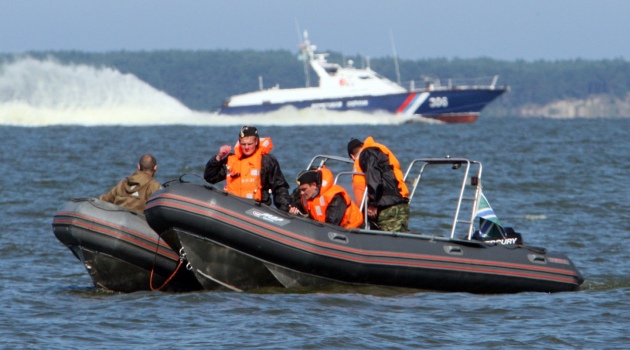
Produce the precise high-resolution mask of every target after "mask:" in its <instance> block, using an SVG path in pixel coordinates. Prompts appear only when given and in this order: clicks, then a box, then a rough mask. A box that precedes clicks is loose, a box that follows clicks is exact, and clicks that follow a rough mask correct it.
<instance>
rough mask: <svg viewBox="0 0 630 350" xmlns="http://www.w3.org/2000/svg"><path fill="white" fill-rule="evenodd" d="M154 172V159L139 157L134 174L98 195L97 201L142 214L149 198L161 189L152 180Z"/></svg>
mask: <svg viewBox="0 0 630 350" xmlns="http://www.w3.org/2000/svg"><path fill="white" fill-rule="evenodd" d="M156 171H157V161H156V159H155V157H154V156H152V155H151V154H145V155H143V156H142V157H140V161H139V162H138V170H137V171H136V172H135V173H133V174H132V175H131V176H129V177H127V178H125V179H122V180H121V181H120V182H119V183H118V185H116V186H115V187H114V188H112V189H111V190H110V191H109V192H107V193H105V194H102V195H100V196H99V197H98V199H100V200H102V201H106V202H110V203H114V204H116V205H119V206H121V207H125V208H127V209H130V210H135V211H137V212H140V213H143V212H144V207H145V206H146V205H147V200H148V199H149V197H150V196H151V195H152V194H153V193H154V192H156V191H157V190H159V189H161V188H162V185H161V184H160V183H159V182H157V180H155V179H154V178H153V175H155V172H156Z"/></svg>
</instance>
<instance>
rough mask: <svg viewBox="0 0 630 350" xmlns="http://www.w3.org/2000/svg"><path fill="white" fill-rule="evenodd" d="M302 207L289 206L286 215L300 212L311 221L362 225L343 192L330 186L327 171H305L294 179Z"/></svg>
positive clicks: (358, 214) (361, 216)
mask: <svg viewBox="0 0 630 350" xmlns="http://www.w3.org/2000/svg"><path fill="white" fill-rule="evenodd" d="M297 183H298V190H299V191H300V195H301V198H302V201H301V203H300V205H301V207H302V208H298V207H294V206H290V209H289V213H291V214H294V215H297V214H300V213H301V210H300V209H303V210H304V211H306V212H307V213H308V215H309V216H310V217H311V219H314V220H317V221H319V222H325V223H329V224H333V225H339V226H341V227H345V228H357V227H359V226H361V225H362V224H363V214H362V213H361V210H360V209H359V207H357V205H356V204H354V202H353V201H352V198H350V195H349V194H348V192H346V190H345V189H344V188H343V187H341V186H339V185H335V184H333V175H332V172H331V171H330V170H329V169H327V168H320V169H318V170H307V171H303V172H301V173H300V174H299V175H298V177H297Z"/></svg>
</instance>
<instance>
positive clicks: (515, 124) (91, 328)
mask: <svg viewBox="0 0 630 350" xmlns="http://www.w3.org/2000/svg"><path fill="white" fill-rule="evenodd" d="M26 63H28V62H24V61H22V62H18V63H16V65H19V64H23V65H25V64H26ZM44 64H45V63H41V62H40V63H39V65H38V64H35V65H34V66H32V67H30V68H31V69H30V70H27V69H26V68H25V67H16V66H15V65H14V66H11V67H8V68H7V67H5V70H4V73H2V74H4V75H3V76H2V78H3V79H0V124H1V125H0V145H1V147H2V152H1V153H0V170H1V174H2V176H1V177H0V188H1V191H2V192H1V195H0V218H1V225H0V303H1V305H0V310H1V315H2V317H1V318H0V344H2V345H0V348H7V349H13V348H19V349H44V348H46V349H49V348H63V349H80V348H81V349H82V348H94V349H97V348H116V349H167V348H169V349H170V348H182V349H183V348H199V349H209V348H211V349H214V348H217V349H243V348H264V349H293V348H300V349H324V348H325V349H328V348H343V349H347V348H348V349H383V348H387V349H417V348H443V349H454V348H455V349H457V348H461V349H487V348H494V349H504V348H527V349H530V348H537V349H573V348H580V349H582V348H583V349H622V348H626V346H627V344H628V343H630V332H629V331H628V325H629V324H630V300H629V296H628V292H629V291H630V253H629V251H630V250H629V249H628V243H630V242H629V241H630V240H629V237H630V189H629V187H628V185H627V184H628V182H629V181H630V178H629V175H628V174H629V173H630V153H629V152H628V150H629V149H630V137H629V136H630V119H624V118H619V119H616V118H599V119H548V118H517V117H510V116H505V117H501V118H498V117H497V118H490V117H485V116H484V115H483V114H482V116H481V117H480V119H479V121H477V122H476V123H473V124H460V125H456V124H451V125H448V124H440V123H430V122H429V123H420V124H403V123H402V122H401V121H400V120H399V119H395V117H391V116H386V115H361V114H334V113H333V114H326V113H325V114H311V113H310V112H309V113H300V112H295V111H282V112H278V113H275V114H271V115H265V116H245V117H243V118H232V117H222V116H219V115H216V114H215V113H212V112H199V111H190V110H189V109H187V108H186V107H184V106H183V105H181V104H180V103H179V102H178V101H176V100H174V99H172V98H170V97H168V96H165V95H164V94H162V93H160V92H159V91H155V90H153V89H151V88H146V86H143V83H142V82H140V81H137V80H134V79H133V77H125V76H123V75H121V74H120V73H117V72H115V71H108V70H95V69H91V70H90V69H87V70H86V71H81V70H80V68H81V67H64V66H59V65H52V66H44ZM37 67H38V68H39V69H42V70H43V72H45V73H46V74H44V73H29V74H35V76H30V77H29V78H20V77H22V76H23V75H19V74H15V76H14V75H11V79H13V80H12V82H13V83H14V85H15V86H23V85H25V84H26V83H25V82H23V81H20V79H27V80H28V79H30V80H31V81H32V80H35V81H38V84H34V85H33V84H31V85H32V86H39V87H40V88H42V90H41V91H40V92H38V93H37V94H35V93H33V90H34V89H35V90H36V88H33V87H32V86H31V88H24V90H23V91H22V90H19V91H22V92H20V94H19V95H20V97H19V98H18V97H15V91H16V90H15V89H13V90H9V87H8V85H11V84H9V83H7V78H8V75H7V74H9V73H11V71H10V70H11V69H13V70H16V69H24V72H33V71H37V70H36V69H34V68H37ZM74 74H77V76H79V77H82V79H83V80H85V79H88V80H89V79H93V81H91V82H90V83H91V84H88V86H90V87H89V88H88V89H87V91H86V92H85V93H81V91H80V89H74V88H71V87H75V86H76V85H77V84H79V83H77V81H83V80H81V79H74V77H75V75H74ZM40 75H41V76H40ZM47 79H48V80H49V82H48V84H50V87H49V88H46V86H47V85H46V81H47ZM104 81H111V82H112V83H111V84H113V86H114V87H108V85H107V84H102V83H103V82H104ZM31 83H32V82H31ZM3 84H4V85H3ZM20 84H21V85H20ZM52 87H56V89H53V88H52ZM60 89H61V90H64V91H57V90H60ZM143 89H145V90H143ZM93 90H98V91H100V92H101V93H98V91H96V92H95V91H93ZM7 91H12V93H13V95H11V96H13V97H11V96H9V94H8V93H7ZM133 91H136V93H137V96H138V97H137V98H136V99H127V100H126V99H124V98H123V97H124V96H119V95H121V94H122V95H125V94H126V93H128V92H133ZM511 93H517V92H515V91H512V92H511ZM67 94H70V95H67ZM101 95H106V96H110V97H108V98H105V99H103V98H101ZM68 96H69V97H68ZM138 101H142V102H138ZM121 114H122V115H124V116H125V117H124V118H123V117H121V116H120V115H121ZM152 115H153V116H155V117H154V118H152ZM245 124H250V125H255V126H257V127H258V128H259V132H260V134H261V135H262V136H270V137H272V139H273V143H274V150H273V154H274V155H275V156H276V157H277V158H278V160H279V162H280V164H281V167H282V170H283V172H284V174H285V177H286V178H287V180H288V182H289V184H290V186H291V188H292V189H293V188H294V187H295V186H296V185H295V181H294V180H295V176H296V175H297V173H298V172H299V171H300V170H302V169H303V168H304V167H305V166H306V165H307V164H308V162H309V161H310V159H311V157H313V156H314V155H315V154H334V155H340V156H344V155H346V144H347V142H348V140H349V139H350V137H356V138H365V137H367V136H373V137H374V138H375V139H376V140H377V141H378V142H381V143H383V144H385V145H387V146H388V147H389V148H390V149H391V150H392V151H393V152H394V153H395V154H396V155H397V156H398V158H399V160H400V162H401V163H402V164H408V163H409V162H410V161H411V160H412V159H415V158H422V157H444V156H446V155H450V156H452V157H466V158H470V159H473V160H478V161H480V162H482V164H483V184H484V193H485V195H486V197H487V198H488V200H489V202H490V203H491V205H492V207H493V209H494V211H495V212H496V214H497V215H498V217H499V219H500V220H501V221H502V223H503V224H504V225H506V226H511V227H514V228H515V229H516V231H518V232H520V233H522V234H523V237H524V239H525V241H526V242H527V243H528V244H532V245H536V246H543V247H546V248H547V249H549V250H553V251H561V252H564V253H566V254H567V255H568V256H569V257H570V258H571V259H572V260H573V261H574V262H575V264H576V265H577V266H578V268H579V269H580V270H581V272H582V274H583V275H584V277H585V279H586V282H585V283H584V285H583V286H582V287H581V288H580V290H579V291H577V292H570V293H555V294H547V293H520V294H509V295H474V294H468V293H439V292H431V291H414V290H398V289H388V288H378V287H352V288H349V287H334V288H330V289H323V290H287V291H278V290H274V291H261V292H257V293H236V292H206V291H201V292H192V293H182V294H170V293H163V292H136V293H129V294H121V293H111V292H106V291H102V290H99V289H96V288H95V287H94V286H93V285H92V282H91V279H90V277H89V276H88V274H87V272H86V270H85V268H84V267H83V266H82V265H81V264H80V262H79V261H78V260H77V259H76V258H75V257H74V256H73V255H72V253H71V252H70V250H68V249H67V248H66V247H65V246H63V245H62V244H61V243H60V242H59V241H57V239H56V238H55V236H54V234H53V232H52V226H51V224H52V218H53V215H54V213H55V211H56V209H57V208H58V207H59V206H60V205H61V204H63V203H64V202H66V201H68V200H70V199H71V198H73V197H94V196H98V195H100V194H102V193H105V192H106V191H108V190H109V189H110V188H111V187H112V186H114V185H115V184H116V183H117V182H118V181H119V180H120V179H121V178H123V177H125V176H128V175H129V174H131V173H132V172H133V171H134V168H135V165H136V163H137V161H138V158H139V157H140V155H141V154H143V153H146V152H150V153H153V154H154V155H155V156H156V157H157V159H158V172H157V174H156V178H157V179H158V180H159V181H160V182H166V181H169V180H172V179H176V178H178V177H179V176H181V175H182V174H196V175H201V174H202V173H203V169H204V165H205V163H206V162H207V160H208V159H209V158H210V157H212V156H214V155H215V154H216V153H217V151H218V149H219V147H220V146H221V145H223V144H230V145H233V144H234V143H235V141H236V138H237V133H238V130H239V129H240V126H242V125H245ZM446 214H448V215H451V213H446ZM446 214H445V215H446ZM412 225H413V226H414V227H415V228H417V229H422V222H418V221H413V222H412Z"/></svg>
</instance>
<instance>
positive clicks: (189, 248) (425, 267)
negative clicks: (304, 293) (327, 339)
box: [145, 183, 583, 293]
mask: <svg viewBox="0 0 630 350" xmlns="http://www.w3.org/2000/svg"><path fill="white" fill-rule="evenodd" d="M145 214H146V217H147V221H148V222H149V224H150V226H151V227H152V228H153V229H154V230H155V231H156V232H158V234H161V235H162V234H166V233H167V234H166V235H165V236H168V237H169V240H170V242H169V244H173V245H181V246H183V247H184V249H185V251H186V254H187V255H189V256H191V257H192V256H193V255H194V256H195V259H194V260H192V259H191V260H190V262H191V265H192V268H193V271H195V272H196V275H197V278H198V279H199V280H200V282H201V283H202V284H204V281H203V280H204V279H205V280H207V281H206V282H208V281H212V282H213V283H212V284H211V283H206V284H209V285H210V287H206V286H205V285H204V287H206V288H207V289H222V288H227V289H231V290H243V291H245V290H251V289H254V288H261V287H274V286H278V285H282V286H285V287H296V286H302V287H312V286H319V285H322V284H326V283H340V284H352V285H376V286H387V287H404V288H414V289H424V290H438V291H453V292H471V293H516V292H525V291H537V292H562V291H573V290H576V289H578V288H579V285H580V284H581V283H582V282H583V278H582V276H581V274H580V273H579V271H578V270H577V269H576V267H575V266H574V264H573V263H572V262H571V260H570V259H569V258H568V257H566V256H565V255H563V254H561V253H551V252H547V251H546V250H545V249H544V248H538V247H529V246H520V245H519V246H517V245H511V246H502V245H498V244H486V243H483V242H478V241H468V240H457V239H448V238H444V237H435V236H426V235H420V234H401V233H399V234H394V233H388V232H381V231H364V230H352V231H349V230H345V229H342V228H340V227H337V226H331V225H327V224H322V223H317V222H314V221H312V220H309V219H304V218H300V217H296V216H290V215H288V214H286V213H283V212H280V211H277V210H276V209H274V208H269V207H266V206H260V205H256V204H255V203H254V202H252V201H249V200H246V199H242V198H238V197H235V196H232V195H230V194H226V193H225V192H223V191H221V190H219V189H216V188H214V187H211V186H205V187H204V186H201V185H195V184H189V183H180V184H172V185H170V186H168V187H166V188H164V189H163V190H161V191H160V192H158V193H157V194H155V195H154V196H153V197H152V198H151V199H150V200H149V202H148V203H147V209H146V210H145ZM217 251H218V252H221V254H223V255H222V256H223V258H217V256H216V255H213V254H214V253H213V252H217ZM213 264H214V265H217V264H221V265H222V267H221V269H222V270H221V269H218V268H216V267H213V266H212V265H213ZM264 270H266V271H264ZM257 271H264V273H263V274H264V276H263V277H261V274H260V272H257ZM204 275H206V276H204ZM208 276H209V277H208ZM270 276H273V277H274V278H269V277H270Z"/></svg>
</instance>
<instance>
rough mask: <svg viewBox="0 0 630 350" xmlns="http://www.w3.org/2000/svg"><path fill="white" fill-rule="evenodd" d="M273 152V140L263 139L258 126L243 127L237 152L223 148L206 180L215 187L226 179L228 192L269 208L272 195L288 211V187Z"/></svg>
mask: <svg viewBox="0 0 630 350" xmlns="http://www.w3.org/2000/svg"><path fill="white" fill-rule="evenodd" d="M272 149H273V144H272V143H271V138H269V137H265V138H260V137H259V136H258V130H257V129H256V128H255V127H253V126H244V127H242V128H241V131H240V133H239V138H238V142H237V144H236V146H235V147H234V153H230V152H231V151H232V148H231V147H230V146H228V145H223V146H221V148H219V153H218V154H217V155H216V156H214V157H212V158H210V160H209V161H208V163H207V164H206V170H205V171H204V173H203V178H204V179H205V180H206V181H208V182H210V183H212V184H214V183H217V182H219V181H222V180H225V182H226V185H225V189H226V191H227V192H229V193H232V194H235V195H237V196H239V197H244V198H251V199H254V200H256V201H259V202H262V203H264V204H267V205H271V201H272V199H271V195H273V203H274V204H275V206H276V207H277V208H278V209H280V210H284V211H288V210H289V203H290V202H291V198H290V196H289V184H288V183H287V181H286V180H285V179H284V175H283V174H282V170H281V169H280V164H279V163H278V160H276V158H275V157H274V156H272V155H271V154H269V152H271V150H272ZM270 193H271V195H270Z"/></svg>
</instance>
